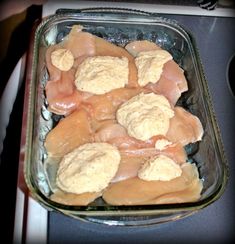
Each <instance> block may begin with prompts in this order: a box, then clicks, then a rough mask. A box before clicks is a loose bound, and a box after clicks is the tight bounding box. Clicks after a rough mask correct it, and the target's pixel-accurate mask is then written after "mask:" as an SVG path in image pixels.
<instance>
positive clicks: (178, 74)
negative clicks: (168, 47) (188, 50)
mask: <svg viewBox="0 0 235 244" xmlns="http://www.w3.org/2000/svg"><path fill="white" fill-rule="evenodd" d="M125 48H126V49H127V50H128V51H129V52H130V53H131V54H132V55H133V56H137V55H138V53H139V52H143V51H152V50H158V49H161V48H160V47H159V46H158V45H156V44H155V43H153V42H150V41H146V40H145V41H134V42H131V43H129V44H127V45H126V47H125ZM145 87H146V88H147V89H149V90H150V91H153V92H155V93H157V94H162V95H164V96H166V97H167V98H168V100H169V101H170V102H171V104H172V105H175V104H176V102H177V101H178V99H179V98H180V96H181V94H182V93H183V92H185V91H187V90H188V85H187V81H186V79H185V76H184V71H183V69H181V68H180V67H179V65H178V64H177V63H176V62H175V61H174V60H170V61H168V62H166V63H165V64H164V67H163V72H162V74H161V77H160V79H159V81H158V82H157V83H148V84H147V85H146V86H145Z"/></svg>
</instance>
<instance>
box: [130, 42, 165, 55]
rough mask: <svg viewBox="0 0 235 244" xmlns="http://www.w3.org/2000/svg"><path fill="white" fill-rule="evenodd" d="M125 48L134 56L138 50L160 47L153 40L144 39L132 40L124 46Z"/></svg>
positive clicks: (151, 49)
mask: <svg viewBox="0 0 235 244" xmlns="http://www.w3.org/2000/svg"><path fill="white" fill-rule="evenodd" d="M125 49H126V50H127V51H128V52H129V53H130V54H131V55H132V56H134V57H136V56H137V55H138V53H139V52H146V51H153V50H159V49H161V48H160V47H159V46H158V45H156V44H155V43H154V42H150V41H147V40H144V41H133V42H130V43H128V44H127V45H126V46H125Z"/></svg>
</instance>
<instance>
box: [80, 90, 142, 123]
mask: <svg viewBox="0 0 235 244" xmlns="http://www.w3.org/2000/svg"><path fill="white" fill-rule="evenodd" d="M142 91H144V89H143V88H118V89H114V90H112V91H110V92H108V93H106V94H103V95H93V96H91V97H90V98H88V99H86V100H85V101H84V104H85V105H86V106H87V107H86V108H87V109H88V110H89V112H90V114H91V116H92V117H94V118H96V119H97V120H105V119H115V117H116V111H117V109H118V107H119V106H120V105H121V104H122V103H124V102H126V101H127V100H129V99H130V98H132V97H134V96H135V95H137V94H139V93H141V92H142Z"/></svg>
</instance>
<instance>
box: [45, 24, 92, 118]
mask: <svg viewBox="0 0 235 244" xmlns="http://www.w3.org/2000/svg"><path fill="white" fill-rule="evenodd" d="M78 43H79V45H78ZM60 48H67V49H69V50H70V51H71V52H72V54H73V56H74V58H75V59H76V61H75V63H74V67H73V68H72V69H70V70H69V71H67V72H63V71H60V70H59V69H58V68H56V67H55V66H54V65H52V63H51V52H53V51H54V50H56V49H60ZM94 54H95V38H94V36H93V35H91V34H89V33H86V32H82V31H81V28H80V27H79V26H75V27H73V28H72V30H71V32H70V33H69V35H68V36H67V37H66V39H65V40H64V41H63V42H61V43H59V44H57V45H54V46H51V47H49V48H48V49H47V52H46V64H47V68H48V71H49V76H50V80H49V81H48V82H47V84H46V97H47V100H48V103H49V109H50V110H51V111H52V112H54V113H56V114H61V115H68V114H70V113H71V112H73V111H74V110H75V109H77V107H78V105H79V104H80V103H81V101H82V100H83V99H84V98H85V97H86V95H88V96H89V94H86V93H82V92H80V91H78V90H77V89H76V87H75V84H74V75H75V72H76V67H77V65H79V63H80V62H81V61H82V60H83V59H84V58H85V57H87V56H92V55H94Z"/></svg>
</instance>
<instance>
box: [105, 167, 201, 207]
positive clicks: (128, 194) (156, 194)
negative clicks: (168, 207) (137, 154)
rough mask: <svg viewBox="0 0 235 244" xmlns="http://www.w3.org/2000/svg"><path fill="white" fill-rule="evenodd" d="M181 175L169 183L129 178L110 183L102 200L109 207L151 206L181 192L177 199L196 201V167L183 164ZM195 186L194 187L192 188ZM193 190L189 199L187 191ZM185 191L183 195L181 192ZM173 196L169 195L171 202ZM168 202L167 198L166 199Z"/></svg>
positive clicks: (197, 181) (197, 186) (199, 187)
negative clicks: (166, 195)
mask: <svg viewBox="0 0 235 244" xmlns="http://www.w3.org/2000/svg"><path fill="white" fill-rule="evenodd" d="M181 168H182V174H181V176H179V177H177V178H174V179H172V180H170V181H160V180H152V181H145V180H141V179H140V178H138V177H133V178H129V179H127V180H122V181H118V182H116V183H112V184H110V185H109V186H108V188H107V189H106V190H105V191H104V193H103V196H102V197H103V199H104V200H105V202H107V203H108V204H111V205H142V204H153V203H154V202H156V201H157V199H158V198H160V199H161V202H164V195H165V194H174V193H176V192H181V194H179V196H176V197H177V202H179V201H181V200H179V199H181V198H182V200H183V199H185V198H186V199H187V201H195V200H198V198H199V197H200V194H197V196H198V198H196V197H195V195H196V193H197V192H200V191H201V181H200V180H199V178H198V173H197V169H196V166H194V165H192V164H189V163H184V164H182V165H181ZM194 185H195V186H194ZM193 186H194V187H195V188H196V189H194V192H195V194H194V195H193V196H192V197H190V196H189V194H188V191H189V190H190V189H192V187H193ZM184 191H185V194H186V195H184V194H183V192H184ZM173 197H174V195H171V200H170V201H171V202H174V201H172V199H173ZM167 200H169V196H168V197H167Z"/></svg>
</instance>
